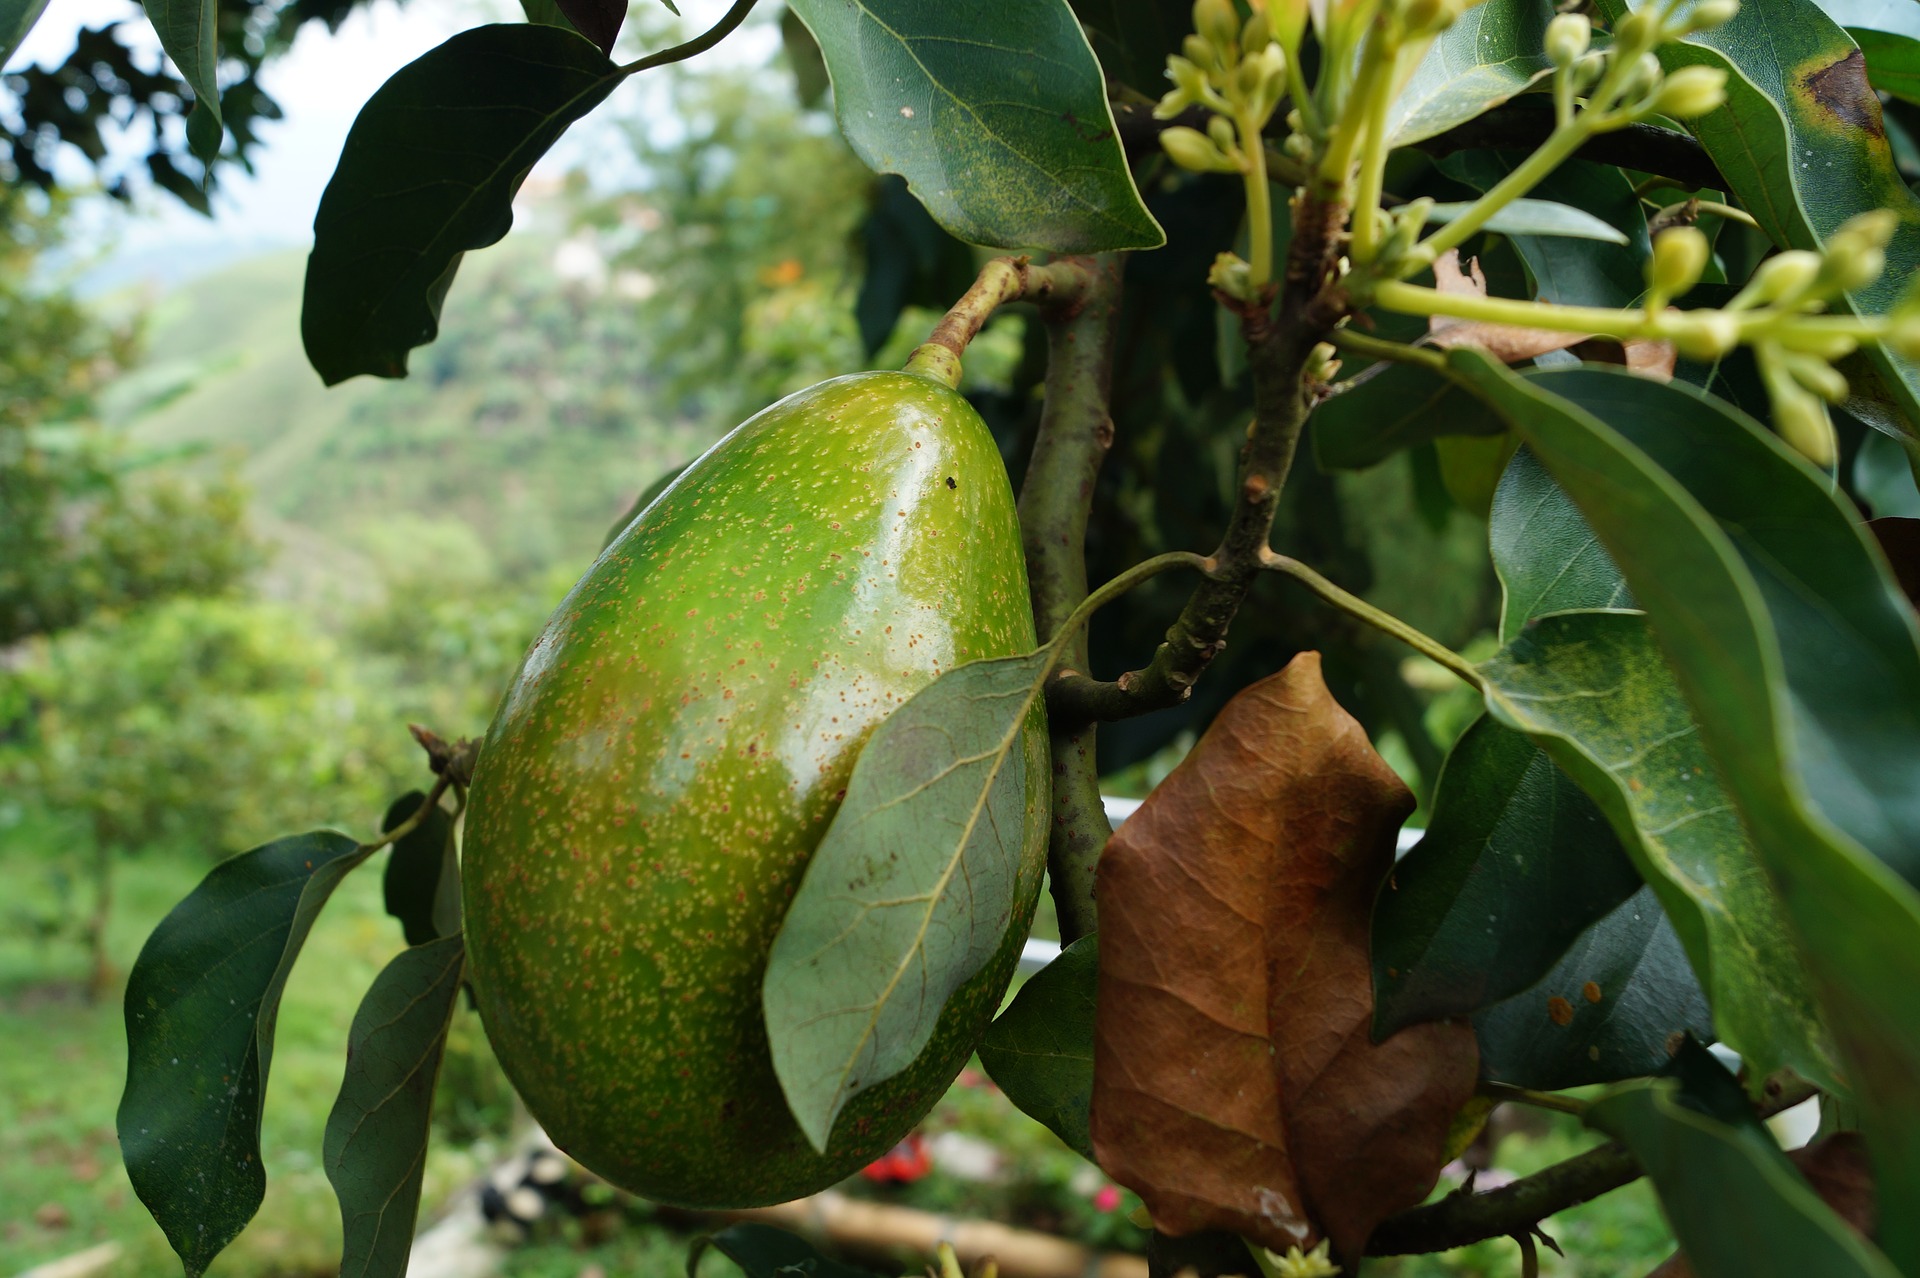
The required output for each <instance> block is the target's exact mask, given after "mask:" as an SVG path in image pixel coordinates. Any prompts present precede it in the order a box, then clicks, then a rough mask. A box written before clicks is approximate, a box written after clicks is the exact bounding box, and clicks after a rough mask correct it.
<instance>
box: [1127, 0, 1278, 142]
mask: <svg viewBox="0 0 1920 1278" xmlns="http://www.w3.org/2000/svg"><path fill="white" fill-rule="evenodd" d="M1193 30H1194V33H1193V34H1192V35H1190V36H1188V37H1187V38H1186V40H1185V41H1184V42H1183V43H1182V45H1181V51H1180V52H1179V53H1177V54H1174V55H1173V56H1172V57H1170V58H1168V59H1167V76H1168V78H1169V79H1171V80H1172V81H1173V88H1172V89H1170V90H1169V91H1168V92H1167V94H1166V96H1164V97H1162V98H1161V99H1160V103H1159V105H1158V106H1156V107H1155V108H1154V111H1153V114H1154V117H1155V118H1156V119H1161V120H1171V119H1174V118H1175V117H1177V116H1179V115H1180V114H1182V113H1183V112H1185V111H1186V110H1187V109H1188V108H1189V107H1194V106H1198V107H1202V108H1204V109H1206V110H1207V111H1210V112H1212V113H1213V116H1214V119H1213V120H1212V121H1210V122H1209V124H1208V127H1207V130H1206V131H1205V132H1204V133H1203V132H1201V131H1200V130H1199V129H1192V128H1187V127H1185V126H1184V125H1180V126H1175V127H1174V128H1171V129H1167V130H1165V131H1164V132H1162V133H1161V135H1160V145H1161V147H1162V148H1164V149H1165V151H1166V153H1167V154H1168V156H1170V157H1171V158H1172V159H1173V162H1174V163H1175V164H1178V165H1179V166H1180V167H1181V168H1183V169H1191V170H1193V171H1195V172H1198V173H1237V172H1245V171H1246V170H1247V168H1248V164H1249V160H1248V155H1247V148H1249V147H1254V146H1260V145H1262V143H1261V141H1260V130H1261V129H1263V128H1265V127H1266V123H1267V121H1268V120H1269V119H1271V118H1272V117H1273V112H1274V110H1275V108H1277V107H1278V106H1279V105H1280V101H1281V99H1282V98H1284V97H1286V95H1287V54H1286V50H1285V49H1283V48H1282V47H1281V45H1280V43H1279V41H1278V39H1277V38H1276V35H1275V32H1274V30H1273V24H1272V21H1271V20H1270V19H1269V18H1268V16H1267V13H1266V11H1265V10H1263V9H1257V10H1255V11H1254V14H1253V16H1252V17H1251V18H1249V19H1248V20H1247V21H1246V23H1245V24H1244V25H1243V24H1242V23H1241V21H1240V15H1239V13H1238V12H1237V11H1236V10H1235V9H1234V7H1233V3H1232V0H1195V3H1194V6H1193Z"/></svg>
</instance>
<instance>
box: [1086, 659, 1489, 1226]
mask: <svg viewBox="0 0 1920 1278" xmlns="http://www.w3.org/2000/svg"><path fill="white" fill-rule="evenodd" d="M1412 808H1413V799H1412V796H1411V795H1409V794H1408V793H1407V790H1406V787H1405V786H1403V785H1402V784H1401V783H1400V781H1399V779H1398V778H1397V777H1396V776H1395V775H1394V774H1393V772H1392V770H1391V769H1390V768H1388V767H1387V765H1386V764H1385V763H1384V762H1382V761H1381V759H1380V757H1379V756H1378V755H1377V754H1375V753H1374V751H1373V748H1372V746H1371V745H1370V744H1369V743H1368V741H1367V738H1366V733H1365V732H1364V730H1362V728H1361V727H1360V725H1359V724H1358V723H1357V722H1355V721H1354V720H1353V718H1352V717H1351V716H1349V715H1348V714H1347V713H1346V712H1345V711H1344V710H1342V709H1341V708H1340V707H1339V705H1338V704H1336V703H1335V702H1334V700H1333V698H1332V697H1331V695H1329V694H1328V692H1327V689H1326V685H1325V683H1324V682H1323V681H1322V679H1321V675H1320V659H1319V655H1318V654H1317V653H1303V654H1301V655H1300V656H1298V657H1296V658H1294V660H1293V662H1292V663H1291V664H1289V665H1288V666H1287V668H1286V669H1285V670H1283V671H1281V672H1280V673H1279V674H1277V675H1274V676H1273V677H1271V678H1269V679H1266V680H1263V681H1261V682H1260V683H1257V684H1254V685H1253V686H1252V687H1249V688H1247V689H1246V690H1245V691H1243V692H1241V693H1240V695H1239V696H1237V697H1235V698H1234V699H1233V700H1232V701H1231V702H1230V703H1229V704H1228V705H1227V707H1226V708H1225V709H1224V710H1222V711H1221V713H1220V715H1219V717H1218V718H1217V719H1215V721H1214V723H1213V726H1212V727H1211V728H1209V729H1208V731H1207V734H1206V735H1205V736H1204V737H1203V738H1201V740H1200V743H1199V745H1197V746H1196V747H1195V748H1194V750H1193V753H1192V754H1190V755H1189V756H1188V757H1187V759H1186V761H1185V762H1183V763H1182V764H1181V765H1180V767H1179V768H1177V769H1175V771H1174V772H1173V774H1172V775H1171V776H1169V777H1168V778H1167V779H1166V780H1165V781H1164V782H1162V783H1161V785H1160V786H1159V788H1158V789H1156V790H1155V791H1154V792H1153V794H1152V795H1151V796H1150V797H1149V798H1148V799H1147V801H1146V803H1145V804H1144V805H1143V806H1142V807H1141V809H1140V810H1139V812H1137V813H1135V814H1134V816H1132V817H1131V818H1130V819H1129V820H1128V821H1127V823H1126V824H1125V825H1124V826H1122V827H1121V829H1120V831H1119V833H1117V834H1115V835H1114V837H1113V840H1112V841H1111V842H1110V843H1109V844H1108V845H1107V850H1106V852H1105V854H1104V855H1103V856H1102V858H1101V862H1100V871H1099V884H1098V887H1099V901H1100V930H1101V945H1100V993H1099V1010H1098V1013H1097V1018H1096V1026H1095V1038H1094V1093H1093V1142H1094V1150H1095V1152H1096V1154H1098V1156H1099V1159H1100V1164H1101V1166H1102V1167H1104V1168H1105V1169H1106V1170H1107V1172H1108V1174H1109V1175H1112V1176H1113V1177H1114V1178H1115V1179H1116V1180H1119V1181H1120V1182H1122V1183H1123V1184H1126V1185H1128V1186H1130V1187H1131V1188H1133V1189H1134V1190H1135V1191H1136V1192H1138V1193H1139V1194H1140V1195H1141V1197H1142V1199H1144V1200H1145V1202H1146V1204H1147V1207H1148V1209H1149V1210H1150V1211H1151V1212H1152V1214H1153V1217H1154V1222H1155V1224H1156V1225H1158V1226H1159V1227H1160V1228H1161V1229H1163V1230H1165V1231H1166V1232H1168V1233H1175V1234H1180V1233H1188V1232H1191V1231H1194V1230H1198V1229H1227V1230H1231V1231H1233V1232H1235V1233H1240V1234H1244V1235H1246V1236H1248V1237H1250V1238H1253V1239H1256V1240H1258V1241H1259V1242H1260V1243H1262V1244H1263V1245H1265V1246H1267V1247H1270V1248H1274V1249H1277V1250H1283V1251H1284V1250H1285V1249H1286V1248H1287V1247H1290V1246H1298V1245H1302V1244H1303V1243H1308V1242H1311V1241H1312V1239H1313V1238H1315V1237H1316V1236H1318V1235H1320V1234H1325V1235H1327V1236H1329V1237H1331V1239H1332V1240H1333V1244H1334V1247H1335V1248H1336V1250H1337V1251H1338V1252H1339V1253H1340V1254H1341V1255H1342V1256H1344V1257H1347V1258H1349V1259H1352V1258H1357V1257H1358V1256H1359V1254H1360V1252H1361V1249H1362V1248H1363V1247H1364V1245H1365V1242H1366V1238H1367V1235H1368V1234H1369V1233H1370V1232H1371V1231H1372V1229H1373V1227H1374V1225H1375V1224H1377V1223H1378V1222H1379V1221H1380V1220H1381V1219H1384V1218H1385V1217H1386V1216H1388V1215H1390V1214H1392V1213H1393V1212H1395V1211H1398V1210H1400V1209H1402V1208H1404V1207H1407V1206H1411V1205H1412V1204H1414V1203H1417V1202H1419V1201H1420V1199H1421V1198H1423V1197H1424V1196H1425V1195H1426V1192H1427V1190H1428V1189H1430V1188H1431V1187H1432V1185H1433V1182H1434V1179H1435V1177H1436V1176H1437V1175H1438V1174H1439V1170H1440V1167H1441V1165H1442V1163H1443V1162H1444V1155H1445V1144H1446V1139H1447V1134H1448V1129H1449V1126H1450V1124H1451V1122H1452V1120H1453V1117H1454V1115H1455V1114H1456V1113H1457V1112H1458V1111H1459V1109H1460V1107H1461V1106H1462V1105H1464V1104H1465V1103H1466V1102H1467V1101H1468V1100H1469V1099H1470V1098H1471V1096H1472V1094H1473V1086H1474V1077H1475V1073H1476V1070H1477V1063H1478V1062H1477V1055H1476V1052H1475V1049H1474V1043H1473V1032H1472V1030H1471V1028H1470V1027H1469V1026H1467V1025H1465V1024H1459V1025H1447V1024H1427V1025H1420V1026H1416V1027H1413V1028H1411V1029H1409V1030H1406V1031H1404V1032H1402V1033H1401V1034H1398V1035H1395V1036H1394V1037H1392V1038H1390V1039H1388V1040H1387V1041H1386V1042H1384V1043H1381V1044H1378V1045H1375V1044H1373V1043H1372V1042H1371V1041H1370V1038H1369V1026H1370V1023H1371V1020H1372V1015H1373V987H1372V979H1371V975H1370V968H1369V959H1368V947H1367V928H1368V920H1369V916H1370V913H1371V910H1372V905H1373V897H1374V893H1375V891H1376V890H1377V888H1378V887H1379V884H1380V882H1381V880H1382V879H1383V878H1384V877H1385V876H1386V874H1387V872H1388V870H1389V869H1390V868H1391V867H1392V864H1393V843H1394V832H1395V831H1396V830H1397V829H1398V828H1399V825H1400V823H1401V822H1402V821H1403V820H1404V819H1405V818H1406V816H1407V813H1408V812H1410V811H1411V810H1412Z"/></svg>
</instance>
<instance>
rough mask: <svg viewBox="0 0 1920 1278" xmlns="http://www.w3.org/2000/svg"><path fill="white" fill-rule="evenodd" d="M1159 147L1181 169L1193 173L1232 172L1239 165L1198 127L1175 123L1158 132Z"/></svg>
mask: <svg viewBox="0 0 1920 1278" xmlns="http://www.w3.org/2000/svg"><path fill="white" fill-rule="evenodd" d="M1160 146H1161V149H1162V150H1164V151H1166V153H1167V154H1168V155H1169V156H1171V157H1172V159H1173V162H1174V163H1175V164H1177V165H1179V166H1180V167H1181V168H1183V169H1190V170H1192V171H1193V172H1195V173H1234V172H1238V171H1239V167H1240V166H1239V165H1237V164H1235V163H1234V162H1233V161H1232V160H1231V159H1230V158H1228V156H1226V155H1225V154H1224V153H1223V152H1222V151H1221V150H1220V148H1219V147H1217V146H1215V145H1214V144H1213V140H1212V139H1211V138H1209V137H1208V136H1207V135H1206V134H1204V133H1202V132H1200V130H1198V129H1189V128H1186V127H1184V126H1179V125H1176V126H1175V127H1173V128H1171V129H1167V130H1165V131H1164V132H1162V133H1161V134H1160Z"/></svg>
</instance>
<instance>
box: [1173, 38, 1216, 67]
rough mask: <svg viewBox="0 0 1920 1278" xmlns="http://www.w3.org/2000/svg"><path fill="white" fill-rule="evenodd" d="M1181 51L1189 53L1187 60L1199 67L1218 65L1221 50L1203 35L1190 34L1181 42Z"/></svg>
mask: <svg viewBox="0 0 1920 1278" xmlns="http://www.w3.org/2000/svg"><path fill="white" fill-rule="evenodd" d="M1180 52H1182V53H1184V54H1186V55H1187V61H1189V62H1191V63H1193V64H1194V65H1195V66H1199V67H1211V66H1217V65H1218V64H1219V62H1220V51H1219V50H1218V49H1216V48H1214V47H1213V44H1212V43H1211V42H1210V41H1208V40H1207V39H1205V38H1204V37H1202V36H1197V35H1190V36H1188V37H1187V38H1186V39H1184V40H1182V41H1181V42H1180Z"/></svg>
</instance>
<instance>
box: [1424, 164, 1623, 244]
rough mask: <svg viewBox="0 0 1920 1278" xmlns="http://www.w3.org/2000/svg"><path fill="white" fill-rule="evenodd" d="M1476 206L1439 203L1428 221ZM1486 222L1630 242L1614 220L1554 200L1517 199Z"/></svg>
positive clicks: (1500, 229) (1515, 231) (1497, 227)
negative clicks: (1601, 218)
mask: <svg viewBox="0 0 1920 1278" xmlns="http://www.w3.org/2000/svg"><path fill="white" fill-rule="evenodd" d="M1615 171H1616V172H1617V170H1615ZM1472 207H1473V205H1471V204H1465V203H1455V204H1436V205H1434V206H1433V207H1432V208H1430V209H1428V210H1427V221H1429V222H1451V221H1453V220H1454V219H1455V218H1457V217H1459V216H1461V215H1462V214H1464V213H1465V212H1466V211H1467V210H1468V209H1470V208H1472ZM1484 225H1485V226H1486V229H1487V230H1489V231H1493V232H1496V233H1498V234H1501V235H1558V236H1563V237H1565V238H1567V239H1575V240H1604V241H1605V242H1606V243H1608V244H1626V243H1628V242H1629V237H1628V234H1627V232H1625V231H1622V230H1621V229H1620V228H1619V227H1617V226H1614V225H1613V224H1612V223H1609V222H1603V221H1601V220H1600V219H1599V218H1597V217H1595V216H1594V215H1593V214H1591V213H1589V212H1587V211H1586V210H1585V209H1577V208H1575V207H1573V205H1571V204H1556V203H1554V202H1553V201H1552V200H1515V201H1513V203H1511V204H1509V205H1507V207H1505V208H1503V209H1501V210H1500V211H1499V212H1498V213H1495V214H1494V215H1493V216H1492V217H1490V218H1488V219H1487V220H1486V222H1485V224H1484ZM1642 226H1643V227H1644V226H1645V222H1644V221H1643V222H1642Z"/></svg>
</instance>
